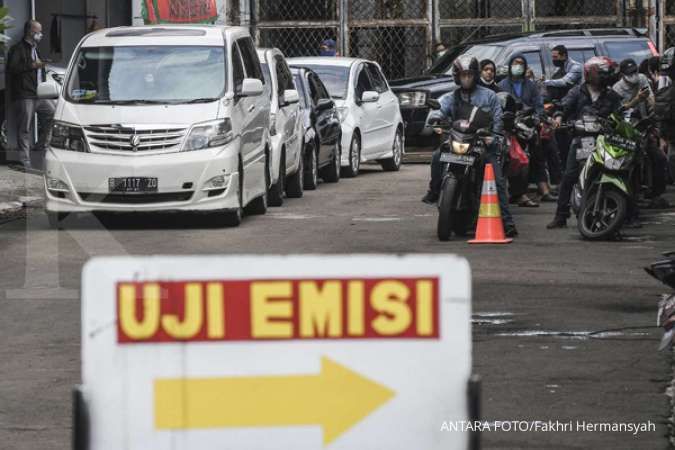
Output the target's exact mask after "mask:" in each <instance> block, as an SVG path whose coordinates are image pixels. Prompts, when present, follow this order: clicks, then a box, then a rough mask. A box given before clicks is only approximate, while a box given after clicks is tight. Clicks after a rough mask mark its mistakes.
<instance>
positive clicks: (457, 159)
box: [441, 153, 476, 166]
mask: <svg viewBox="0 0 675 450" xmlns="http://www.w3.org/2000/svg"><path fill="white" fill-rule="evenodd" d="M475 161H476V157H475V156H469V155H455V154H454V153H441V162H444V163H450V164H461V165H463V166H472V165H473V163H474V162H475Z"/></svg>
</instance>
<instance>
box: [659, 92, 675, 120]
mask: <svg viewBox="0 0 675 450" xmlns="http://www.w3.org/2000/svg"><path fill="white" fill-rule="evenodd" d="M654 119H655V120H656V121H657V122H662V123H667V124H671V123H674V122H675V88H674V86H669V87H666V88H663V89H659V90H658V91H656V94H655V103H654Z"/></svg>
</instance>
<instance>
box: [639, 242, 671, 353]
mask: <svg viewBox="0 0 675 450" xmlns="http://www.w3.org/2000/svg"><path fill="white" fill-rule="evenodd" d="M663 256H665V258H666V259H662V260H660V261H657V262H655V263H653V264H651V265H650V266H649V267H646V268H645V271H647V273H648V274H649V275H651V276H652V277H654V278H656V279H657V280H659V281H660V282H661V283H663V284H665V285H666V286H668V287H669V288H671V289H672V290H674V291H675V252H669V253H664V254H663ZM656 326H657V327H662V328H663V330H664V333H663V338H662V339H661V344H660V345H659V351H661V350H665V349H667V348H670V347H671V345H672V343H673V337H675V293H673V292H671V293H670V294H664V295H663V296H662V298H661V301H659V311H658V314H657V315H656Z"/></svg>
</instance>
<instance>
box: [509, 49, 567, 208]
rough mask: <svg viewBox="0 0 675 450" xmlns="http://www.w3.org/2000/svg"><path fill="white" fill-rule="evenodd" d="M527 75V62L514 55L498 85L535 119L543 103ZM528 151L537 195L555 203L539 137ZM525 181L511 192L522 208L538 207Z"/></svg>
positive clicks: (520, 56)
mask: <svg viewBox="0 0 675 450" xmlns="http://www.w3.org/2000/svg"><path fill="white" fill-rule="evenodd" d="M526 73H527V60H526V59H525V57H524V56H523V55H519V54H517V55H514V56H513V57H511V60H510V61H509V75H508V77H506V78H505V79H503V80H502V81H501V82H500V83H499V88H500V89H501V90H502V91H505V92H508V93H509V94H511V95H512V96H513V97H514V98H515V99H516V100H517V101H519V102H520V103H522V104H523V105H524V106H526V107H529V108H532V109H534V112H535V114H536V115H537V117H543V115H544V102H543V101H542V98H541V94H540V93H539V87H538V86H537V84H536V83H535V82H534V81H533V80H531V79H528V78H526V77H525V74H526ZM528 149H529V151H530V161H531V165H530V166H531V170H532V171H533V172H534V173H533V175H534V179H535V182H536V183H537V187H538V188H539V193H540V194H541V195H542V197H543V198H544V199H546V200H552V201H555V200H556V199H555V197H553V196H552V194H551V188H550V186H549V185H548V176H547V174H546V159H547V158H546V155H545V154H544V149H543V148H542V146H541V142H540V141H539V137H538V136H536V137H535V138H534V139H533V140H532V141H531V142H529V143H528ZM527 184H528V183H527V180H525V182H524V183H523V186H521V188H520V189H517V190H518V192H515V193H514V192H512V194H514V197H516V202H517V203H518V205H519V206H523V207H530V208H532V207H538V206H539V204H537V203H536V202H534V201H533V200H532V199H530V198H529V197H528V196H527Z"/></svg>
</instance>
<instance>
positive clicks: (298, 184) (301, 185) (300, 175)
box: [286, 146, 305, 198]
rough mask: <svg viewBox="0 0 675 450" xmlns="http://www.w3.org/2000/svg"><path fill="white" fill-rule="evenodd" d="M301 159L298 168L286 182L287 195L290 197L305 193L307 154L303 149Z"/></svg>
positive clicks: (298, 196)
mask: <svg viewBox="0 0 675 450" xmlns="http://www.w3.org/2000/svg"><path fill="white" fill-rule="evenodd" d="M303 147H304V146H303ZM299 159H300V162H298V170H296V172H295V173H294V174H293V175H291V176H290V177H289V178H288V181H287V182H286V196H287V197H288V198H302V196H303V195H304V193H305V154H304V152H302V149H301V152H300V158H299Z"/></svg>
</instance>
